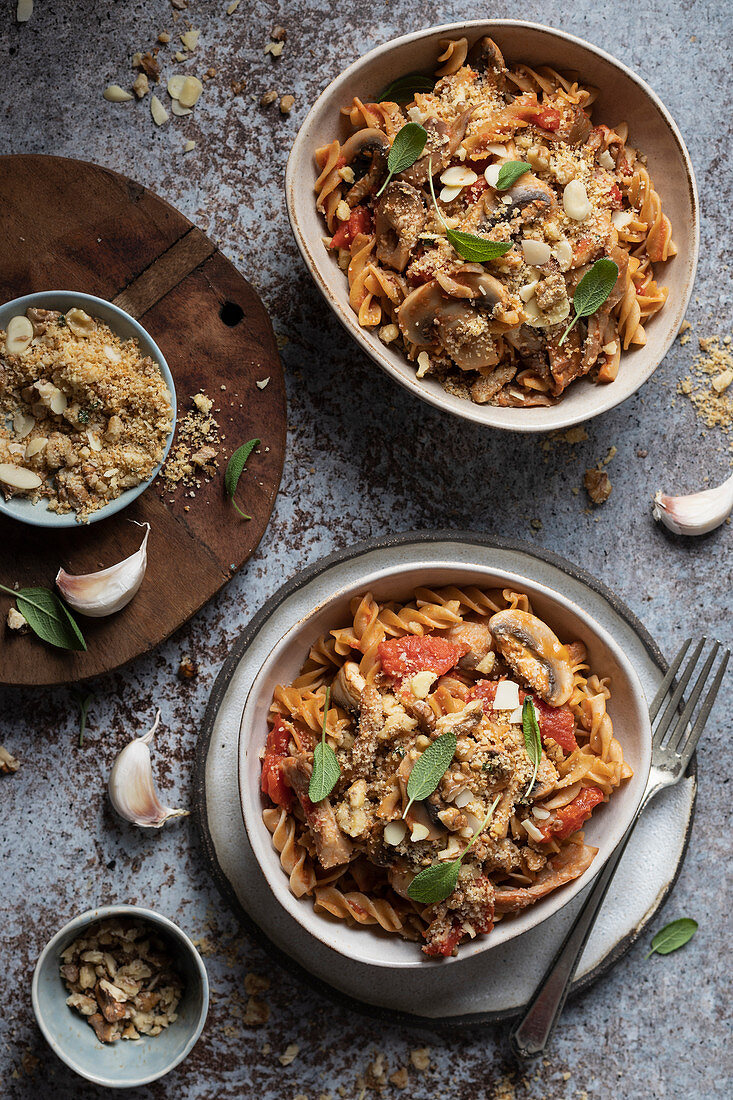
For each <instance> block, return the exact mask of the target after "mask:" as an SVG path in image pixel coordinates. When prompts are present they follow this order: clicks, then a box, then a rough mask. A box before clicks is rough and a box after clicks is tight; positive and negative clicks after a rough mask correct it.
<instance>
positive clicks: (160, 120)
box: [150, 95, 169, 126]
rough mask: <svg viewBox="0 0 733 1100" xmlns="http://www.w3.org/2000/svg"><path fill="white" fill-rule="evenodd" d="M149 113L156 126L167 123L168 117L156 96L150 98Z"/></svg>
mask: <svg viewBox="0 0 733 1100" xmlns="http://www.w3.org/2000/svg"><path fill="white" fill-rule="evenodd" d="M150 113H151V115H152V116H153V122H154V123H155V125H156V126H162V125H163V124H164V123H166V122H167V121H168V118H169V115H168V112H167V111H166V109H165V107H164V106H163V104H162V103H161V102H160V100H159V99H158V97H157V95H153V96H151V97H150Z"/></svg>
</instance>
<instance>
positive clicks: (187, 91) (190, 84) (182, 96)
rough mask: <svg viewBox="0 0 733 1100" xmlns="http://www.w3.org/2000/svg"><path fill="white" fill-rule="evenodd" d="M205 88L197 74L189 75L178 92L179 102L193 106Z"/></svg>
mask: <svg viewBox="0 0 733 1100" xmlns="http://www.w3.org/2000/svg"><path fill="white" fill-rule="evenodd" d="M203 90H204V86H203V84H202V83H201V81H200V80H199V78H198V77H197V76H187V77H186V79H185V80H184V81H183V86H182V87H181V90H180V92H179V93H178V102H179V103H180V105H181V106H182V107H193V106H194V104H195V103H196V102H197V100H198V98H199V96H200V95H201V93H202V92H203Z"/></svg>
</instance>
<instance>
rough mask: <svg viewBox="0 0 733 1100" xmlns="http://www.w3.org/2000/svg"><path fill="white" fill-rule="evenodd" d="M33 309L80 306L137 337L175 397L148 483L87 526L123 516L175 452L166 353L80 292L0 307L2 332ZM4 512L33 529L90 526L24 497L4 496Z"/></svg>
mask: <svg viewBox="0 0 733 1100" xmlns="http://www.w3.org/2000/svg"><path fill="white" fill-rule="evenodd" d="M31 306H32V307H35V308H37V309H59V310H61V311H62V312H63V313H65V312H67V311H68V310H70V309H72V308H73V307H74V306H77V307H79V308H80V309H84V310H86V312H87V313H88V314H89V315H90V316H91V317H99V318H100V319H101V320H102V321H104V323H105V324H107V325H109V327H110V328H111V329H112V331H113V332H114V333H116V335H117V336H120V337H122V339H123V340H129V339H130V337H134V339H136V340H137V342H138V344H139V345H140V348H141V350H142V353H143V355H149V356H150V358H151V359H153V360H154V361H155V362H156V363H157V364H158V367H159V369H160V373H161V374H162V375H163V378H164V380H165V384H166V386H167V387H168V392H169V394H170V397H171V408H172V409H173V419H172V421H171V430H170V432H169V434H168V439H167V441H166V445H165V451H164V452H163V457H162V458H161V460H160V462H159V463H158V465H157V466H156V467H155V469H154V470H153V473H152V474H151V476H150V477H149V478H148V479H147V480H146V481H142V482H140V484H139V485H136V486H135V487H134V488H133V489H126V490H125V491H124V493H121V494H120V495H119V496H118V497H117V498H116V499H115V500H112V501H110V503H109V504H105V505H104V507H103V508H98V509H97V511H96V512H92V514H91V515H90V516H89V518H88V520H87V522H88V523H97V522H98V521H99V520H100V519H106V518H107V517H108V516H113V515H114V514H115V512H121V511H122V509H123V508H126V507H127V505H128V504H131V503H132V501H133V500H135V498H136V497H139V496H140V494H141V493H144V492H145V490H146V489H147V487H148V486H149V485H150V484H151V483H152V482H153V481H154V480H155V478H156V477H157V476H158V473H159V472H160V468H161V466H162V465H163V463H164V462H165V460H166V457H167V455H168V452H169V450H170V449H171V443H172V442H173V434H174V432H175V428H176V387H175V385H174V384H173V376H172V375H171V372H170V369H169V367H168V364H167V362H166V360H165V356H164V355H163V352H162V351H161V350H160V348H159V347H158V345H157V344H156V342H155V340H153V338H152V336H151V335H150V334H149V333H148V332H146V331H145V329H144V328H143V327H142V325H141V324H140V323H139V322H138V321H136V320H135V318H134V317H131V316H130V314H129V313H125V311H124V309H120V308H119V306H115V305H113V304H112V303H111V302H108V301H106V300H105V299H104V298H97V297H95V295H93V294H82V293H81V292H79V291H77V290H46V291H39V292H38V293H36V294H26V295H24V296H23V297H22V298H14V299H13V301H11V302H6V303H5V304H4V305H2V306H0V329H4V328H5V327H6V325H7V323H8V321H9V320H10V318H11V317H15V316H16V315H17V314H19V313H25V311H26V310H27V309H28V308H29V307H31ZM0 512H2V513H4V514H5V515H6V516H10V517H11V518H12V519H17V520H20V522H21V523H29V524H30V525H31V526H33V527H85V526H86V523H83V524H80V523H79V522H78V520H77V518H76V513H75V512H65V513H64V514H62V515H59V514H57V513H56V512H49V510H48V508H47V507H46V504H45V502H44V501H39V503H38V504H33V503H32V502H31V501H30V500H26V499H25V498H24V497H11V498H10V500H5V498H4V496H3V495H2V493H1V492H0Z"/></svg>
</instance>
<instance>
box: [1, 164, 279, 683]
mask: <svg viewBox="0 0 733 1100" xmlns="http://www.w3.org/2000/svg"><path fill="white" fill-rule="evenodd" d="M0 181H2V182H1V186H2V203H0V239H2V241H3V242H4V244H5V248H4V250H3V262H2V265H0V296H1V299H0V300H2V301H9V300H10V299H12V298H17V297H20V296H21V295H23V294H29V293H31V292H33V291H40V290H46V289H47V290H79V291H83V292H86V293H88V294H96V295H98V296H99V297H101V298H106V299H108V300H109V301H112V302H114V303H115V304H116V305H118V306H121V308H122V309H125V310H127V312H128V313H130V314H132V316H133V317H135V318H137V320H139V321H140V322H141V324H142V325H143V326H144V327H145V328H146V329H147V330H148V331H149V332H150V334H151V335H152V337H153V339H154V340H155V341H156V342H157V343H158V345H159V347H160V349H161V351H162V352H163V354H164V355H165V357H166V359H167V361H168V365H169V367H170V370H171V374H172V375H173V380H174V382H175V385H176V394H177V398H178V416H179V420H180V418H181V417H182V416H184V415H185V414H186V413H187V412H188V411H189V410H190V409H191V408H192V407H193V406H192V404H191V400H190V396H191V395H192V394H194V393H197V392H198V391H199V390H204V391H205V392H206V393H207V394H208V395H209V396H210V397H211V398H212V399H213V400H214V410H215V411H214V415H215V418H216V421H217V422H218V424H219V433H220V436H222V437H223V442H222V444H221V446H220V447H219V472H218V474H217V476H216V477H215V478H214V479H213V480H212V481H210V482H209V483H208V484H203V483H202V486H201V488H199V489H196V490H195V495H194V496H190V495H188V493H189V491H188V490H186V489H185V488H184V487H183V486H182V485H179V486H178V487H177V488H176V489H175V491H174V492H172V493H171V492H170V491H169V490H166V489H164V487H163V483H162V480H161V479H160V478H158V479H157V480H156V481H155V482H154V483H153V484H152V485H151V486H150V488H149V489H147V491H146V492H144V493H143V494H142V495H141V496H140V497H138V498H137V500H135V501H134V502H133V503H132V504H131V505H130V506H129V507H128V508H126V509H125V510H124V511H123V512H121V513H119V514H118V515H115V516H111V517H110V518H109V519H106V520H101V521H100V522H99V523H94V524H91V525H85V524H79V525H78V526H77V527H76V528H72V529H61V530H55V529H53V528H34V527H30V526H27V525H25V524H21V523H17V522H16V521H13V520H11V519H9V518H8V517H5V516H0V545H2V555H1V556H0V581H2V583H4V584H8V585H9V586H14V585H18V586H19V587H26V586H32V585H39V584H40V585H47V586H48V587H52V586H53V583H54V578H55V576H56V572H57V571H58V569H59V567H60V566H63V567H64V568H65V569H67V570H68V571H69V572H71V573H90V572H94V571H95V570H97V569H100V568H103V567H106V566H108V565H112V564H114V563H115V562H117V561H119V560H120V559H121V558H123V557H125V556H126V555H127V554H130V553H132V552H133V550H135V549H136V548H137V547H138V546H139V544H140V530H139V528H138V527H135V526H134V525H133V524H131V523H130V522H129V521H130V520H138V521H139V522H148V523H150V526H151V535H150V541H149V544H148V569H147V573H146V576H145V581H144V583H143V586H142V588H141V589H140V591H139V592H138V594H137V595H136V596H135V598H134V600H133V601H132V602H131V603H130V604H129V605H128V606H127V607H126V608H124V609H123V610H122V611H121V612H119V613H118V614H117V615H112V616H110V617H109V618H107V619H84V620H83V622H82V626H83V631H84V636H85V638H86V641H87V645H88V650H87V652H82V653H67V652H65V651H64V650H60V649H53V648H52V647H50V646H47V645H44V644H43V643H42V642H40V641H39V640H38V639H37V638H36V637H35V636H33V635H25V636H17V635H16V636H10V635H9V632H7V631H2V632H0V683H7V684H36V685H38V684H60V683H69V682H73V681H76V680H82V679H85V678H87V677H90V676H97V675H99V674H100V673H103V672H109V671H110V670H111V669H114V668H117V667H119V666H120V665H121V664H124V662H125V661H129V660H130V659H131V658H133V657H136V656H138V655H139V654H141V653H146V652H147V651H148V650H150V649H152V648H153V647H154V646H156V645H158V643H159V642H161V641H163V639H164V638H167V637H168V636H169V635H170V634H172V633H173V631H174V630H176V629H177V628H178V627H180V626H182V625H183V623H185V622H186V620H187V619H189V618H190V617H191V615H193V614H194V612H196V611H198V609H199V608H200V607H202V606H203V604H204V603H206V601H207V600H209V599H210V598H211V597H212V596H213V595H214V593H215V592H218V590H219V589H220V588H221V587H222V585H224V584H226V582H227V581H228V580H229V579H230V578H231V577H232V576H233V574H234V573H235V572H236V571H237V570H238V569H239V568H240V567H241V566H242V565H243V564H244V562H245V561H246V560H247V558H248V557H249V556H250V554H251V553H252V551H253V550H254V549H255V547H256V546H257V544H258V542H259V541H260V539H261V538H262V535H263V533H264V531H265V528H266V526H267V523H268V520H269V518H270V513H271V512H272V508H273V505H274V502H275V496H276V494H277V490H278V487H279V484H280V477H281V475H282V468H283V459H284V453H285V434H286V403H285V383H284V378H283V372H282V366H281V363H280V358H279V356H278V353H277V347H276V344H275V337H274V334H273V331H272V326H271V324H270V320H269V317H268V315H267V312H266V310H265V308H264V306H263V305H262V302H261V301H260V299H259V297H258V296H257V294H256V292H255V291H254V289H253V288H252V287H251V286H250V284H249V283H248V282H247V281H246V279H244V278H243V277H242V276H241V275H240V274H239V272H238V271H237V270H236V268H235V267H234V266H233V265H232V264H231V263H230V262H229V261H228V260H227V259H226V258H225V257H224V256H223V255H222V254H221V253H220V252H219V251H218V249H217V248H216V245H214V244H213V242H212V241H210V240H209V238H208V237H207V236H206V235H205V234H204V233H202V232H201V231H200V230H199V229H197V228H196V227H195V226H194V225H192V223H191V222H190V221H188V219H187V218H185V217H184V216H183V215H182V214H180V213H179V212H178V211H177V210H175V209H174V208H173V207H172V206H170V205H169V204H168V203H167V202H165V201H164V200H163V199H161V198H158V197H157V196H156V195H154V194H152V193H151V192H150V191H148V190H147V189H146V188H144V187H142V186H141V185H140V184H138V183H135V182H134V181H133V180H130V179H127V178H126V177H125V176H121V175H118V174H117V173H115V172H110V171H108V170H107V169H106V168H100V167H98V166H97V165H93V164H87V163H84V162H83V161H77V160H66V159H64V158H62V157H49V156H25V155H23V156H4V157H0ZM268 376H269V379H270V381H269V383H268V385H267V386H266V387H265V389H262V390H261V389H259V388H258V387H257V386H256V385H255V382H256V381H258V380H261V379H263V378H267V377H268ZM253 436H257V437H258V438H259V439H261V441H262V446H261V447H260V448H259V453H258V454H253V455H252V457H251V459H250V461H249V462H248V464H247V472H246V473H245V474H244V476H243V478H242V482H241V488H240V491H239V495H240V496H241V497H242V500H243V502H246V504H244V507H245V508H246V510H247V511H248V513H249V514H250V515H251V516H252V519H251V520H250V521H249V522H248V521H246V520H243V519H241V518H240V517H239V516H238V514H237V512H236V511H235V509H234V508H233V507H232V506H231V504H230V503H229V501H228V500H227V498H226V497H225V496H224V492H223V470H224V469H225V467H226V462H227V461H228V459H229V456H230V455H231V453H232V451H233V450H235V449H236V447H238V446H240V444H242V443H244V442H246V441H247V440H248V439H251V438H252V437H253ZM173 446H174V447H175V440H174V444H173ZM9 606H10V604H9V602H8V601H7V600H2V601H0V612H1V613H2V617H3V618H4V617H5V614H6V613H7V609H8V607H9Z"/></svg>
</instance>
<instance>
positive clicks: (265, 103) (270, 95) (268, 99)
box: [260, 88, 277, 107]
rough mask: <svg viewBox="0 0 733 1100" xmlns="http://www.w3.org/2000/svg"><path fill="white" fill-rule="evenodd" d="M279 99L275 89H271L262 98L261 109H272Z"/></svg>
mask: <svg viewBox="0 0 733 1100" xmlns="http://www.w3.org/2000/svg"><path fill="white" fill-rule="evenodd" d="M276 99H277V92H276V91H275V89H274V88H270V89H269V91H267V92H264V93H263V95H262V96H261V97H260V107H271V106H272V104H273V103H274V102H275V100H276Z"/></svg>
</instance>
